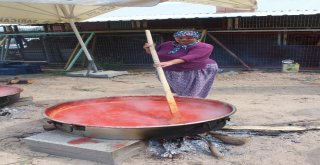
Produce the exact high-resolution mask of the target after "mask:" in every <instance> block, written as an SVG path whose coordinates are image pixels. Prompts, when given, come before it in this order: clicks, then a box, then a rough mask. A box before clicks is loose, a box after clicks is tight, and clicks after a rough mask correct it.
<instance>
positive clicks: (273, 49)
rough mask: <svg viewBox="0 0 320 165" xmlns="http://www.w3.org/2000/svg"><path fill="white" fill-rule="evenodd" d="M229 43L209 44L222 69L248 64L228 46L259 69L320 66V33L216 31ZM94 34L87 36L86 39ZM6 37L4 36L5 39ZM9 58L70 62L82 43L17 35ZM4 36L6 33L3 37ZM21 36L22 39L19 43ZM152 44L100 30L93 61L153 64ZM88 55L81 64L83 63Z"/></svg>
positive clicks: (70, 37)
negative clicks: (285, 63)
mask: <svg viewBox="0 0 320 165" xmlns="http://www.w3.org/2000/svg"><path fill="white" fill-rule="evenodd" d="M210 34H211V35H213V36H215V37H216V39H218V40H219V41H220V43H222V44H223V46H221V45H219V44H218V43H217V42H215V41H214V40H212V39H211V38H210V37H208V36H207V37H206V38H205V42H207V43H210V44H212V45H214V47H215V48H214V51H213V53H212V58H213V59H215V60H216V61H217V62H218V63H219V65H220V66H221V67H242V64H241V63H240V62H239V61H238V60H237V59H235V58H234V57H232V56H230V54H229V53H228V51H226V49H225V48H224V47H226V48H228V49H229V50H230V51H232V52H233V53H234V54H236V55H237V56H238V57H239V58H240V59H242V60H243V61H244V62H245V63H246V64H247V65H249V66H251V67H253V68H255V67H256V68H263V67H265V68H276V67H281V61H282V60H284V59H291V60H294V61H295V62H298V63H299V64H300V65H301V67H303V68H311V69H312V68H314V69H319V68H320V32H254V33H249V32H238V33H235V32H232V33H228V32H210ZM87 37H88V34H87V35H86V36H85V37H84V40H86V39H87ZM2 38H3V37H2ZM10 38H11V41H10V44H9V47H8V44H7V47H6V46H4V45H2V46H1V51H0V52H1V53H2V55H1V56H2V59H3V56H4V55H3V54H4V52H5V51H4V50H5V49H6V48H8V50H9V51H8V52H7V54H6V55H5V60H22V61H47V63H48V64H62V65H64V64H66V63H67V61H68V60H69V58H70V55H71V54H72V53H73V52H74V49H75V48H76V46H77V44H78V41H77V39H76V37H75V36H74V34H72V33H68V34H65V33H60V34H59V33H56V34H47V33H44V34H40V33H37V34H34V35H30V34H28V35H23V34H20V35H11V36H10ZM153 38H154V40H155V43H160V42H162V41H166V40H170V39H172V34H171V33H163V32H162V33H153ZM0 39H1V37H0ZM19 40H21V43H20V42H19ZM145 42H146V39H145V35H144V33H117V34H113V33H107V34H104V33H97V34H95V37H94V38H93V39H92V40H91V41H90V42H89V44H88V45H87V47H88V49H89V52H90V53H91V54H92V56H93V59H94V60H95V62H96V63H97V64H98V66H100V67H102V68H103V67H106V66H109V65H118V66H126V65H131V66H143V65H151V64H152V58H151V57H150V56H148V55H147V54H145V52H144V50H143V49H142V46H143V44H144V43H145ZM84 62H85V56H84V55H83V54H82V55H81V57H79V58H78V59H77V60H76V64H83V63H84Z"/></svg>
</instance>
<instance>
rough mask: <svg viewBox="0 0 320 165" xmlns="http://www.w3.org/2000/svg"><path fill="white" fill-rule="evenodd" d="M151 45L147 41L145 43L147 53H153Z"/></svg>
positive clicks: (144, 47)
mask: <svg viewBox="0 0 320 165" xmlns="http://www.w3.org/2000/svg"><path fill="white" fill-rule="evenodd" d="M150 47H151V45H150V44H148V43H145V44H144V45H143V49H144V50H145V51H146V53H147V54H151V52H150Z"/></svg>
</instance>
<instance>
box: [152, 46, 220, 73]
mask: <svg viewBox="0 0 320 165" xmlns="http://www.w3.org/2000/svg"><path fill="white" fill-rule="evenodd" d="M174 48H175V46H174V45H173V44H172V41H167V42H164V43H162V44H160V45H158V46H157V48H156V50H157V53H158V56H159V59H160V61H161V62H165V61H170V60H173V59H182V60H184V62H183V63H180V64H175V65H171V66H168V67H165V68H164V69H165V70H171V71H190V70H199V69H204V68H205V67H206V65H207V64H214V63H216V62H215V61H214V60H212V59H210V55H211V53H212V50H213V46H212V45H210V44H207V43H203V42H198V43H196V44H194V45H192V46H189V47H187V49H183V48H181V49H180V50H179V51H178V52H176V53H173V54H169V51H171V50H172V49H174Z"/></svg>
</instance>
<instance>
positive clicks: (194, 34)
mask: <svg viewBox="0 0 320 165" xmlns="http://www.w3.org/2000/svg"><path fill="white" fill-rule="evenodd" d="M173 36H175V37H183V36H191V37H193V38H196V39H199V38H200V37H201V34H200V33H199V32H197V31H192V30H188V31H186V30H182V31H177V32H175V33H174V34H173Z"/></svg>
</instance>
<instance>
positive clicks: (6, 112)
mask: <svg viewBox="0 0 320 165" xmlns="http://www.w3.org/2000/svg"><path fill="white" fill-rule="evenodd" d="M20 111H21V110H20V109H17V108H9V107H4V108H0V117H1V116H2V117H9V118H10V117H12V115H13V114H15V113H18V112H20Z"/></svg>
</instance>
